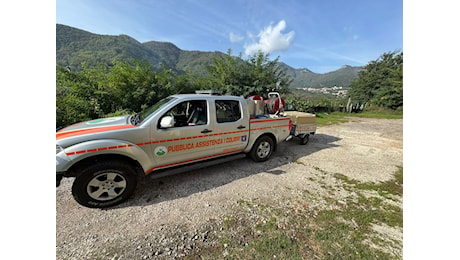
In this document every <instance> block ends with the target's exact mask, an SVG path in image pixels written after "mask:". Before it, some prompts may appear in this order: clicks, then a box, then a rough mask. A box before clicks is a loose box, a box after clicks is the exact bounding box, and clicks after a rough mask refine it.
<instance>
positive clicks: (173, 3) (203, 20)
mask: <svg viewBox="0 0 460 260" xmlns="http://www.w3.org/2000/svg"><path fill="white" fill-rule="evenodd" d="M56 23H59V24H64V25H68V26H72V27H76V28H79V29H82V30H85V31H88V32H91V33H96V34H103V35H120V34H125V35H128V36H131V37H132V38H134V39H136V40H137V41H139V42H147V41H162V42H171V43H173V44H175V45H176V46H177V47H178V48H180V49H182V50H187V51H191V50H198V51H220V52H223V53H227V51H228V50H229V49H231V51H232V54H233V55H235V56H237V55H239V54H242V56H243V58H247V57H248V56H249V55H253V54H254V53H257V51H258V50H261V51H263V52H264V53H268V54H270V56H269V57H270V59H271V60H273V59H275V58H277V57H279V60H280V61H281V62H284V63H286V64H288V65H289V66H291V67H294V68H307V69H309V70H311V71H313V72H316V73H326V72H331V71H334V70H337V69H339V68H340V67H342V66H343V65H350V66H365V65H366V64H368V63H369V62H370V61H373V60H377V59H378V58H379V57H380V56H381V55H382V54H383V53H385V52H391V51H403V2H402V0H384V1H382V0H353V1H343V0H250V1H249V0H231V1H228V0H225V1H215V0H136V1H128V0H98V1H96V0H56Z"/></svg>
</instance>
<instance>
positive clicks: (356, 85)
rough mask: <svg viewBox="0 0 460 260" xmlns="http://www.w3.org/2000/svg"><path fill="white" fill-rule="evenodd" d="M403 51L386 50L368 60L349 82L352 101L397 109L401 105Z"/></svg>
mask: <svg viewBox="0 0 460 260" xmlns="http://www.w3.org/2000/svg"><path fill="white" fill-rule="evenodd" d="M402 79H403V53H402V52H399V51H394V52H386V53H384V54H382V55H381V56H380V57H379V59H377V60H375V61H371V62H369V64H367V65H366V66H365V67H364V70H363V71H361V72H360V73H359V74H358V78H357V79H355V80H354V81H352V82H351V83H350V91H349V94H348V96H349V97H350V98H351V99H352V102H353V103H359V104H366V103H368V104H371V105H376V106H380V107H384V108H390V109H398V108H402V106H403V82H402Z"/></svg>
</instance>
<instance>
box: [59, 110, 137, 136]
mask: <svg viewBox="0 0 460 260" xmlns="http://www.w3.org/2000/svg"><path fill="white" fill-rule="evenodd" d="M128 117H129V115H128V116H117V117H109V118H100V119H94V120H90V121H86V122H81V123H76V124H74V125H71V126H68V127H66V128H63V129H61V130H59V131H57V132H56V140H58V139H62V138H65V137H70V136H77V135H84V134H92V133H99V132H105V131H113V130H119V129H126V128H132V127H134V126H133V125H131V124H129V123H128Z"/></svg>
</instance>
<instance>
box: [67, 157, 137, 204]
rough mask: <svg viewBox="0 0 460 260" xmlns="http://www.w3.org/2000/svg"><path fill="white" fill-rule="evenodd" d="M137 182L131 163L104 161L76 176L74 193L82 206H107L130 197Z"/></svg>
mask: <svg viewBox="0 0 460 260" xmlns="http://www.w3.org/2000/svg"><path fill="white" fill-rule="evenodd" d="M136 184H137V176H136V173H135V171H134V169H133V168H132V167H130V165H129V164H126V163H123V162H120V161H102V162H98V163H96V164H93V165H90V166H88V167H87V168H85V169H83V171H82V172H81V174H80V175H79V176H77V177H76V178H75V181H74V183H73V185H72V195H73V197H74V199H75V200H76V201H77V202H78V203H79V204H80V205H82V206H85V207H89V208H107V207H111V206H115V205H118V204H120V203H121V202H123V201H125V200H126V199H127V198H129V197H130V196H131V194H132V193H133V192H134V189H135V188H136Z"/></svg>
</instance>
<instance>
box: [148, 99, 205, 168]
mask: <svg viewBox="0 0 460 260" xmlns="http://www.w3.org/2000/svg"><path fill="white" fill-rule="evenodd" d="M166 116H170V117H172V118H173V119H174V126H173V127H170V128H162V127H161V126H160V121H161V119H162V118H163V117H166ZM213 133H214V132H213V130H212V129H211V123H210V119H209V106H208V103H207V101H206V100H205V99H203V100H187V101H183V102H181V103H179V104H177V105H176V106H174V107H173V108H171V109H170V110H168V112H166V113H164V114H163V115H161V116H160V120H159V121H158V124H157V126H156V127H155V128H154V129H153V133H152V136H153V137H154V141H153V142H152V149H153V156H154V157H155V158H154V159H155V160H156V161H157V163H156V164H157V166H156V167H155V168H154V169H153V170H157V169H164V168H168V167H172V166H176V165H180V164H183V163H190V162H194V161H199V160H203V159H207V158H209V157H210V156H212V155H213V154H214V147H213V146H212V142H213V140H214V136H213Z"/></svg>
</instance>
